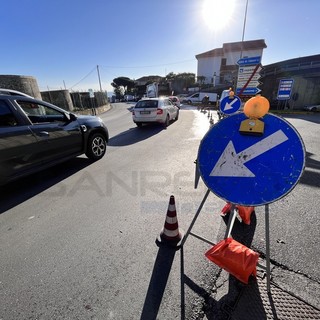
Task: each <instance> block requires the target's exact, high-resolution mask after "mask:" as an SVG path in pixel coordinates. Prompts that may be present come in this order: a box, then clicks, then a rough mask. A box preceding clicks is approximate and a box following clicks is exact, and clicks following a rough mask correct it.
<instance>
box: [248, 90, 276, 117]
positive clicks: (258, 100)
mask: <svg viewBox="0 0 320 320" xmlns="http://www.w3.org/2000/svg"><path fill="white" fill-rule="evenodd" d="M269 108H270V103H269V101H268V99H266V98H265V97H262V96H260V95H258V96H256V97H253V98H250V99H249V100H248V101H247V102H246V103H245V105H244V108H243V112H244V113H245V115H246V116H247V117H248V118H250V119H259V118H261V117H263V116H264V115H265V114H267V113H268V111H269Z"/></svg>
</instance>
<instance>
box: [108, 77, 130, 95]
mask: <svg viewBox="0 0 320 320" xmlns="http://www.w3.org/2000/svg"><path fill="white" fill-rule="evenodd" d="M111 85H112V86H113V87H114V88H115V90H114V92H115V93H120V92H121V91H124V92H123V93H122V95H123V94H124V93H128V92H131V91H132V89H133V88H134V81H133V80H131V79H130V78H128V77H118V78H115V79H113V82H112V83H111ZM121 87H122V88H123V89H121Z"/></svg>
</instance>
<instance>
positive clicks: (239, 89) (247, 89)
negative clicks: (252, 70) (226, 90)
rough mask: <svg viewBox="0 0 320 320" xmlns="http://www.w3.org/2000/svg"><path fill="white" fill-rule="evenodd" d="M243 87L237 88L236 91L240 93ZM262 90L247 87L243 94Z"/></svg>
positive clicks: (253, 93) (251, 93)
mask: <svg viewBox="0 0 320 320" xmlns="http://www.w3.org/2000/svg"><path fill="white" fill-rule="evenodd" d="M241 90H242V89H241V88H237V90H236V93H237V94H239V93H240V92H241ZM259 92H261V90H260V89H259V88H256V87H249V88H248V87H247V88H245V89H244V90H243V92H242V94H243V95H255V94H257V93H259Z"/></svg>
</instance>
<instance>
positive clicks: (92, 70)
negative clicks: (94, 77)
mask: <svg viewBox="0 0 320 320" xmlns="http://www.w3.org/2000/svg"><path fill="white" fill-rule="evenodd" d="M95 70H96V67H94V68H93V69H92V70H91V71H90V72H89V73H88V74H87V75H86V76H84V77H83V78H82V79H81V80H80V81H78V82H77V83H76V84H74V85H73V86H71V87H70V88H69V90H71V89H72V88H73V87H75V86H77V85H78V84H79V83H80V82H82V81H83V80H84V79H86V78H88V77H89V76H90V75H91V73H92V72H93V71H95Z"/></svg>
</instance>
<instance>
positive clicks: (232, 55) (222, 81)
mask: <svg viewBox="0 0 320 320" xmlns="http://www.w3.org/2000/svg"><path fill="white" fill-rule="evenodd" d="M265 48H267V45H266V43H265V41H264V40H263V39H260V40H251V41H240V42H231V43H224V44H223V46H222V48H216V49H213V50H210V51H207V52H204V53H200V54H198V55H196V59H197V60H198V68H197V77H198V81H199V79H202V83H204V84H213V86H214V87H215V86H216V85H217V86H219V85H220V86H221V85H233V84H234V81H235V80H236V78H237V75H238V65H237V61H238V60H239V59H240V58H246V57H256V56H260V57H262V53H263V49H265Z"/></svg>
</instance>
